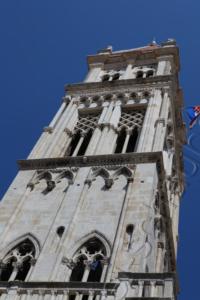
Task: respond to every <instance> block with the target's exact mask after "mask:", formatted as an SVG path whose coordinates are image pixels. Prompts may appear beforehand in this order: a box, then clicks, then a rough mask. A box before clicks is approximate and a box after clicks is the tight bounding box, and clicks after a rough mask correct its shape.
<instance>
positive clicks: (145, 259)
mask: <svg viewBox="0 0 200 300" xmlns="http://www.w3.org/2000/svg"><path fill="white" fill-rule="evenodd" d="M88 66H89V72H88V74H87V76H86V79H85V80H84V82H82V83H77V84H71V85H67V86H66V87H65V91H66V94H65V96H64V97H63V103H62V105H61V107H60V109H59V110H58V112H57V113H56V115H55V117H54V119H53V120H52V122H51V123H50V125H49V126H48V127H45V128H44V131H43V133H42V135H41V137H40V138H39V140H38V142H37V143H36V145H35V147H34V148H33V150H32V152H31V153H30V155H29V157H28V158H27V159H26V160H20V161H18V164H19V172H18V174H17V176H16V178H15V179H14V181H13V183H12V184H11V186H10V187H9V189H8V191H7V193H6V194H5V196H4V198H3V200H2V202H1V205H0V211H1V215H0V234H1V235H0V245H1V246H0V260H1V264H0V295H1V298H0V300H30V299H31V300H32V299H33V300H94V299H95V300H100V299H102V300H114V299H116V300H121V299H130V298H131V299H140V298H142V299H150V298H153V299H154V300H155V299H163V300H164V299H165V300H166V299H169V300H170V299H171V300H172V299H176V295H177V289H178V288H177V276H176V253H177V241H178V218H179V201H180V197H181V194H182V192H183V185H184V183H183V159H182V145H183V143H184V142H185V128H184V124H183V121H182V116H181V107H182V104H183V103H182V92H181V89H180V87H179V81H178V72H179V51H178V48H177V46H176V42H175V41H174V40H168V41H167V42H165V43H163V44H161V46H159V45H157V44H156V43H155V42H154V43H152V44H150V45H148V46H145V47H141V48H136V49H130V50H125V51H116V52H114V51H112V47H108V48H106V49H102V50H101V51H99V52H98V54H96V55H91V56H89V57H88Z"/></svg>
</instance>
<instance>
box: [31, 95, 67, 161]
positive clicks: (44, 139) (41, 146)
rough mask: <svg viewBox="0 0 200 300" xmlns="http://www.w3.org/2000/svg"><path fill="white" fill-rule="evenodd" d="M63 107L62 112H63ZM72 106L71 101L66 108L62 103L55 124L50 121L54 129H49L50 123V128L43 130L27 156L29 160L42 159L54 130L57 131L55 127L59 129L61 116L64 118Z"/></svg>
mask: <svg viewBox="0 0 200 300" xmlns="http://www.w3.org/2000/svg"><path fill="white" fill-rule="evenodd" d="M64 105H65V106H64ZM63 106H64V110H63ZM72 106H73V103H72V101H71V102H70V103H69V104H68V106H66V103H63V104H62V105H61V108H60V109H59V111H58V112H59V113H60V115H59V118H58V115H57V114H58V113H57V114H56V116H55V118H54V119H55V120H56V123H54V122H53V121H55V120H54V119H53V121H52V122H53V124H54V129H53V127H51V126H52V123H50V125H51V126H50V125H49V126H48V127H46V128H44V132H43V133H42V135H41V137H40V138H39V140H38V142H37V144H36V145H35V147H34V148H33V150H32V151H31V153H30V154H29V156H28V158H29V159H32V158H39V157H43V153H44V152H45V151H46V149H47V148H48V146H49V143H50V140H51V138H52V136H53V134H52V133H53V131H55V130H56V131H57V127H59V125H60V123H61V122H62V120H63V116H64V117H66V115H67V114H68V113H69V112H70V110H71V108H72ZM61 111H62V113H61ZM55 125H56V127H55Z"/></svg>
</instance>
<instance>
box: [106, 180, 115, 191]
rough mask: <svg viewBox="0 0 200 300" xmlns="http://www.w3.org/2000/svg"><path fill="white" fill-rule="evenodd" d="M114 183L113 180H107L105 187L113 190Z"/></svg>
mask: <svg viewBox="0 0 200 300" xmlns="http://www.w3.org/2000/svg"><path fill="white" fill-rule="evenodd" d="M113 183H114V180H113V179H112V178H105V186H106V188H107V189H109V188H111V186H112V185H113Z"/></svg>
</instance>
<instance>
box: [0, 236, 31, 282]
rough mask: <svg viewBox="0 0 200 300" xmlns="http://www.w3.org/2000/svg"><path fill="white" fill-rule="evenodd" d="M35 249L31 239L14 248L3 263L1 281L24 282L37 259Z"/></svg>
mask: <svg viewBox="0 0 200 300" xmlns="http://www.w3.org/2000/svg"><path fill="white" fill-rule="evenodd" d="M35 252H36V251H35V247H34V245H33V243H32V242H31V241H30V240H29V239H25V240H24V241H23V242H21V243H20V244H18V245H17V246H16V247H14V248H13V249H12V250H11V251H10V252H9V253H8V254H7V255H6V256H5V257H4V258H3V259H2V261H1V274H0V280H1V281H11V280H21V281H24V280H25V279H26V277H27V275H28V273H29V270H30V268H31V263H32V262H33V261H34V258H35Z"/></svg>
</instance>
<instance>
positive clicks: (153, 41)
mask: <svg viewBox="0 0 200 300" xmlns="http://www.w3.org/2000/svg"><path fill="white" fill-rule="evenodd" d="M149 45H150V46H157V45H158V44H157V42H156V38H155V37H154V38H153V40H152V42H151V43H150V44H149Z"/></svg>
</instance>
